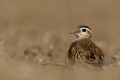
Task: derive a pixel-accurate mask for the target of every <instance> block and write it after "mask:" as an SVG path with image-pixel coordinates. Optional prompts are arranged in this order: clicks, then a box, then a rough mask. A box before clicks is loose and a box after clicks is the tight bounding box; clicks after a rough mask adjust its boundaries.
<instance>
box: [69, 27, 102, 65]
mask: <svg viewBox="0 0 120 80" xmlns="http://www.w3.org/2000/svg"><path fill="white" fill-rule="evenodd" d="M70 34H74V35H75V36H76V39H75V40H73V42H72V43H71V44H70V47H69V49H68V51H67V58H68V59H69V64H72V65H73V64H76V63H85V64H88V65H92V66H97V67H102V66H103V65H104V54H103V51H102V50H101V48H99V47H98V46H97V45H96V44H95V43H94V42H93V41H92V40H91V37H92V31H91V28H90V27H88V26H86V25H79V26H77V29H76V30H75V31H73V32H72V33H70Z"/></svg>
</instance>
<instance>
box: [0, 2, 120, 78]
mask: <svg viewBox="0 0 120 80" xmlns="http://www.w3.org/2000/svg"><path fill="white" fill-rule="evenodd" d="M119 2H120V1H116V0H114V1H110V0H101V1H97V0H89V1H86V0H80V1H79V0H74V1H72V0H64V1H61V0H47V1H42V0H24V1H22V0H17V1H9V0H0V80H120V76H119V75H120V48H119V47H120V44H119V41H120V37H119V34H120V31H119V29H120V27H119V26H120V24H119V21H120V15H119V14H120V9H119V7H120V5H119ZM78 25H87V26H89V27H91V29H92V35H93V36H92V41H94V42H95V43H96V44H97V45H98V46H99V47H100V48H101V49H102V50H103V52H104V55H105V61H106V64H105V67H104V68H96V67H93V66H89V65H84V64H81V63H80V64H79V65H76V66H73V67H71V66H69V67H66V66H65V58H66V54H67V50H68V49H69V46H70V43H71V42H72V41H73V40H74V39H75V36H73V35H71V34H69V32H72V31H73V30H75V28H76V26H78Z"/></svg>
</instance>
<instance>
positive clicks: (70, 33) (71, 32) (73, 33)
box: [69, 30, 77, 34]
mask: <svg viewBox="0 0 120 80" xmlns="http://www.w3.org/2000/svg"><path fill="white" fill-rule="evenodd" d="M76 33H77V31H76V30H75V31H74V32H70V33H69V34H76Z"/></svg>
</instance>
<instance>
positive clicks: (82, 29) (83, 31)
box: [70, 25, 92, 39]
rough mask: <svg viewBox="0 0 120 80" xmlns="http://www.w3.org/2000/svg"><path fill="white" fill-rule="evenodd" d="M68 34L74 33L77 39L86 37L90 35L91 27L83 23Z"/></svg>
mask: <svg viewBox="0 0 120 80" xmlns="http://www.w3.org/2000/svg"><path fill="white" fill-rule="evenodd" d="M70 34H75V35H76V37H77V38H79V39H87V38H91V37H92V34H91V29H90V28H89V27H88V26H85V25H80V26H78V27H77V29H76V30H75V31H74V32H72V33H70Z"/></svg>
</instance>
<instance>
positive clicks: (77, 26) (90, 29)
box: [77, 25, 91, 30]
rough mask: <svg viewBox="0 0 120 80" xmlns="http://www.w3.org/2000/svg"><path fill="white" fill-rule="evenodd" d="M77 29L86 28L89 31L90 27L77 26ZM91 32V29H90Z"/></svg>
mask: <svg viewBox="0 0 120 80" xmlns="http://www.w3.org/2000/svg"><path fill="white" fill-rule="evenodd" d="M77 28H78V29H79V28H88V29H90V27H88V26H85V25H79V26H77ZM90 30H91V29H90Z"/></svg>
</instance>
